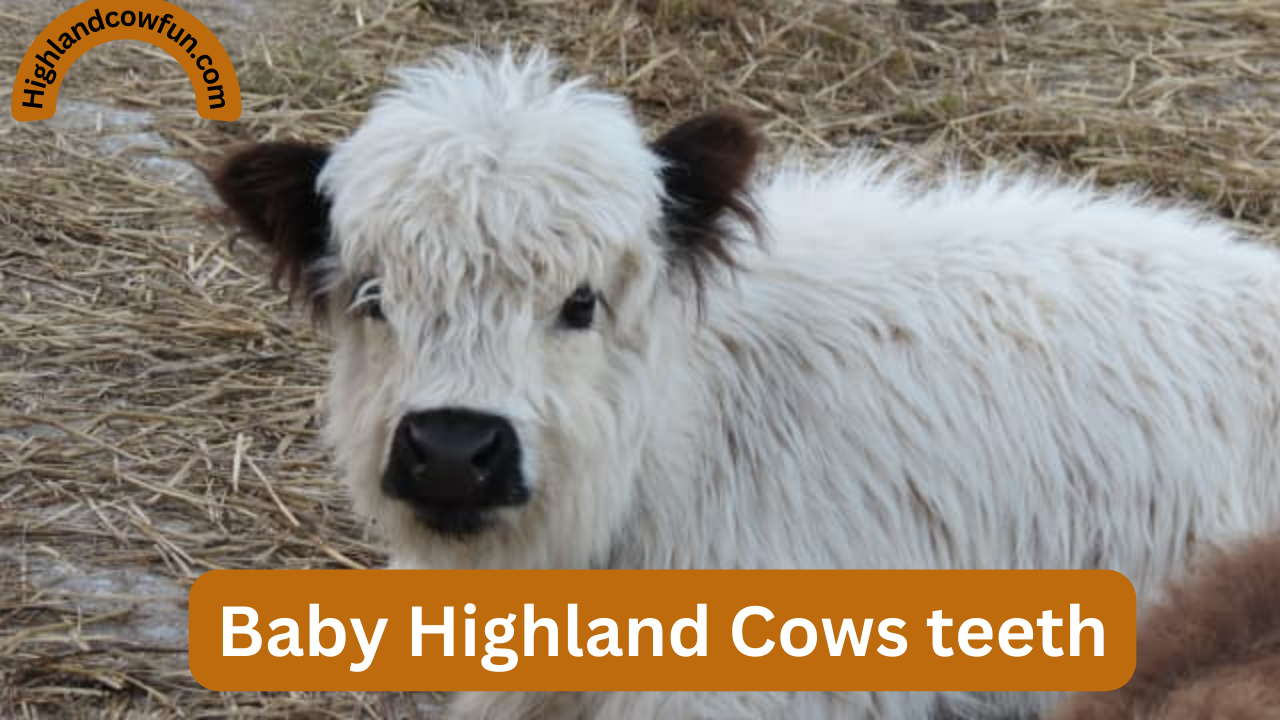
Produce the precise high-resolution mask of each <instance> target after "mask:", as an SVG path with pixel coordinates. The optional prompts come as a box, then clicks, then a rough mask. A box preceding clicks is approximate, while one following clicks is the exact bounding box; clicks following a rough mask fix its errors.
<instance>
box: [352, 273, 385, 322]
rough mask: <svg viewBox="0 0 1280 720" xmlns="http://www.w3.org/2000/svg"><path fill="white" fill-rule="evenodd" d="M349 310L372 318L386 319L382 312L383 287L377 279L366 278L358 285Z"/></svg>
mask: <svg viewBox="0 0 1280 720" xmlns="http://www.w3.org/2000/svg"><path fill="white" fill-rule="evenodd" d="M347 312H349V313H352V314H353V315H356V316H358V317H366V318H369V319H371V320H386V317H385V316H384V315H383V314H382V287H381V285H380V284H379V283H378V281H377V280H365V281H364V282H362V283H360V284H359V285H357V286H356V289H355V291H354V292H353V293H351V304H350V305H349V306H347Z"/></svg>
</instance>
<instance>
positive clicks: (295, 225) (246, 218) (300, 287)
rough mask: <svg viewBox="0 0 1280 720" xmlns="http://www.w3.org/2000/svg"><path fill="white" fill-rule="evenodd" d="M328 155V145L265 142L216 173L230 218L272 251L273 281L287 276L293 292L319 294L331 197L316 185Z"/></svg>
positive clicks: (213, 176) (217, 187)
mask: <svg viewBox="0 0 1280 720" xmlns="http://www.w3.org/2000/svg"><path fill="white" fill-rule="evenodd" d="M328 158H329V151H328V149H326V148H323V147H320V146H316V145H307V144H303V143H262V144H257V145H252V146H249V147H247V148H244V149H241V150H238V151H236V152H233V153H232V154H230V155H229V156H227V158H226V159H224V160H223V161H222V164H221V165H220V166H219V167H218V168H217V169H215V170H214V171H213V172H211V173H210V180H211V182H212V184H213V187H214V190H215V191H216V192H217V193H218V197H219V198H221V199H222V202H223V203H224V204H225V205H226V207H227V210H228V211H229V212H230V218H229V219H230V220H231V221H232V222H233V223H234V224H235V225H237V226H239V227H241V228H243V229H244V230H245V231H246V232H247V233H248V234H249V235H250V236H251V237H252V238H253V239H254V240H255V241H257V242H258V244H259V245H261V246H263V247H265V248H266V249H267V250H268V251H270V253H271V254H272V255H273V257H274V258H275V267H274V269H273V271H272V274H271V277H272V280H273V281H274V282H276V283H279V282H280V280H281V279H284V280H286V281H287V282H288V285H289V293H290V295H291V296H294V295H296V294H300V293H304V294H305V295H306V296H307V297H309V298H311V299H313V300H316V299H317V298H316V297H315V294H316V291H317V289H318V283H319V280H320V278H319V275H318V272H319V266H318V264H319V261H320V260H321V259H322V258H323V257H324V256H325V254H326V253H327V252H328V245H329V202H328V200H327V199H325V198H324V197H323V196H322V195H321V194H320V193H319V191H317V190H316V178H317V176H319V174H320V169H321V168H322V167H324V163H325V161H326V160H328Z"/></svg>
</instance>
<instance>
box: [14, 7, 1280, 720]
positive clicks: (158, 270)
mask: <svg viewBox="0 0 1280 720" xmlns="http://www.w3.org/2000/svg"><path fill="white" fill-rule="evenodd" d="M73 4H74V3H73V2H68V1H67V0H59V1H58V2H50V1H49V0H9V2H6V3H5V4H4V6H3V7H2V8H0V21H3V23H4V25H5V27H6V30H7V31H6V32H5V33H3V37H2V38H0V59H3V62H4V64H5V66H6V67H11V68H14V67H16V65H17V63H18V60H19V58H20V56H21V54H22V53H23V51H24V50H25V49H26V44H27V43H29V42H30V39H31V38H34V37H35V35H36V34H37V32H38V31H39V30H40V29H41V28H43V27H44V25H45V24H46V23H48V22H49V21H51V20H52V19H53V18H54V17H56V16H57V14H59V13H60V12H62V11H63V10H65V9H67V8H69V7H71V6H72V5H73ZM181 4H182V5H183V7H185V8H187V9H188V10H190V11H191V12H193V13H194V14H195V15H196V16H197V17H200V18H202V19H203V20H204V21H205V22H206V23H207V24H209V25H210V26H212V28H213V29H214V30H215V32H216V33H217V34H218V36H219V37H220V38H221V39H222V41H223V42H224V44H226V45H227V46H228V49H229V50H230V51H231V53H232V57H233V59H234V60H235V63H236V69H237V70H238V73H239V76H240V79H241V83H242V85H243V89H244V91H245V112H244V116H243V117H242V119H241V120H239V121H238V122H236V123H233V124H220V123H212V122H206V121H203V120H201V119H200V118H198V117H197V116H196V114H195V112H194V103H193V95H192V89H191V86H190V85H189V83H188V82H187V79H186V76H185V75H184V74H183V73H182V71H181V69H180V68H179V67H178V66H177V64H176V63H175V62H174V61H173V60H172V59H170V58H169V57H168V56H167V55H166V54H165V53H164V52H163V51H161V50H158V49H156V48H154V47H151V46H148V45H144V44H140V43H131V42H118V43H113V44H111V45H108V46H104V47H100V48H97V49H95V50H93V51H91V52H90V53H89V54H88V55H86V56H85V57H84V58H83V59H82V60H80V61H79V62H78V63H77V64H76V66H75V67H74V69H72V70H71V71H70V72H69V73H67V74H66V76H65V81H64V82H65V83H66V86H65V87H64V88H63V90H62V93H61V97H60V105H59V113H58V115H57V116H56V117H55V118H54V119H53V120H52V121H48V122H44V123H34V124H30V125H19V124H17V123H14V122H11V121H8V120H7V118H6V121H5V123H4V124H3V125H0V160H2V161H3V162H0V715H3V716H5V717H77V716H95V717H96V716H105V717H126V716H128V717H135V716H154V717H170V716H222V715H246V716H255V717H260V716H281V717H283V716H290V717H292V716H339V717H351V716H362V717H384V716H402V715H404V714H406V713H408V712H410V711H414V710H419V709H421V710H429V708H430V707H431V706H432V705H433V703H434V698H433V697H432V696H430V695H423V696H418V697H408V696H399V695H358V694H346V693H334V694H323V695H303V694H269V695H266V694H254V693H213V692H208V691H205V690H203V689H201V688H200V687H199V686H198V685H197V684H196V683H195V682H194V681H193V680H192V679H191V676H190V674H189V672H188V670H187V660H186V656H185V654H184V648H185V638H186V627H185V609H184V604H183V603H184V596H185V592H186V589H187V588H188V587H189V586H190V584H191V582H192V581H193V580H194V579H195V578H196V577H198V576H199V574H200V573H201V572H203V571H205V570H208V569H211V568H282V567H285V568H324V567H363V566H371V565H377V564H378V563H379V562H380V559H381V558H380V556H379V553H378V550H377V544H376V541H375V540H374V539H372V538H371V537H370V536H369V535H368V533H367V532H366V531H365V529H364V528H363V527H362V526H361V524H360V523H359V522H358V521H357V520H355V519H354V518H353V517H352V516H351V515H350V514H349V511H348V505H347V502H346V499H345V498H344V496H343V494H342V492H341V490H340V489H339V487H338V486H337V484H336V483H335V482H334V480H333V478H332V475H331V473H330V471H329V469H328V466H327V464H326V460H325V457H324V456H323V454H322V453H321V452H320V451H319V450H318V448H317V445H316V433H315V430H316V424H317V416H318V413H319V412H320V411H321V408H320V407H319V406H318V404H317V402H318V400H317V398H318V394H319V392H318V391H319V389H320V387H321V385H322V383H323V373H324V338H323V337H321V336H319V335H318V334H316V332H315V331H313V330H312V328H311V327H310V326H309V325H308V324H307V323H306V322H305V321H303V320H302V318H301V317H300V314H299V313H298V312H297V311H295V310H293V309H291V308H289V307H288V306H287V305H286V303H285V302H284V299H283V298H282V297H281V296H280V295H279V294H278V293H276V292H274V291H272V289H271V288H270V287H269V285H268V283H267V282H266V281H265V275H264V273H263V272H261V270H262V264H261V262H260V258H258V257H256V256H255V255H254V254H253V253H252V251H251V250H250V249H249V248H247V247H242V246H239V247H237V248H236V249H235V250H234V251H233V250H229V249H228V247H227V242H226V240H227V237H226V233H225V231H223V230H221V229H218V228H216V227H215V226H213V225H211V224H210V223H208V222H206V220H205V219H204V215H203V211H204V209H205V208H206V207H207V206H208V203H209V197H208V194H207V192H206V191H205V189H204V188H203V186H202V185H201V182H200V180H199V177H198V175H196V174H194V173H193V171H192V163H194V164H196V165H204V164H207V163H209V162H210V161H211V160H212V159H213V158H215V157H216V156H217V154H218V153H219V152H220V151H221V150H223V149H224V148H225V147H227V146H228V145H230V144H233V143H236V142H241V141H245V140H249V139H282V138H302V139H311V140H325V139H331V138H335V137H338V136H340V135H341V134H342V133H343V132H345V131H346V130H347V129H349V128H351V127H352V126H353V125H355V124H356V123H357V122H358V121H359V119H360V117H361V112H362V110H363V109H364V108H365V107H366V106H367V102H368V100H369V98H370V96H371V94H372V93H374V92H375V91H376V90H377V89H379V88H380V87H382V86H383V83H384V82H385V74H384V73H385V70H386V68H387V67H388V66H390V65H396V64H401V63H405V62H411V61H413V60H414V59H416V58H418V57H420V56H421V55H422V54H423V53H425V52H426V51H428V50H430V49H431V48H434V47H438V46H441V45H451V44H456V43H462V42H470V41H473V40H478V41H481V42H484V43H486V44H493V43H495V42H498V41H502V40H511V41H514V42H516V43H517V44H519V43H522V42H528V41H532V40H538V41H541V42H545V43H547V44H549V45H551V46H552V47H554V48H555V49H556V50H558V51H559V52H560V53H561V54H562V55H564V56H565V57H566V58H567V60H568V61H569V63H570V65H571V66H572V68H573V69H574V70H577V71H582V72H590V73H592V74H594V75H595V76H596V77H597V78H598V79H599V81H600V82H602V83H603V84H605V85H607V86H609V87H611V88H613V89H616V90H619V91H622V92H625V93H626V94H628V95H630V96H631V97H632V98H633V99H634V100H635V101H636V103H637V107H638V108H639V110H640V112H641V114H642V115H643V117H644V118H645V119H646V120H648V121H650V122H652V123H654V125H655V127H656V126H660V125H663V124H665V123H667V122H670V121H673V120H675V119H678V118H680V117H683V116H685V115H687V114H689V113H691V112H694V111H697V110H700V109H703V108H707V107H712V106H716V105H720V104H723V103H733V104H736V105H738V106H740V107H743V108H745V109H746V110H747V111H749V112H750V113H752V114H753V115H754V116H755V117H756V118H757V119H758V120H759V121H760V122H761V123H763V125H764V127H765V129H766V131H767V133H768V134H769V136H770V138H771V139H772V141H773V147H774V149H775V151H777V150H778V149H780V148H783V147H796V148H799V149H801V150H802V151H804V152H809V153H814V154H823V153H827V152H830V151H831V150H832V149H833V148H836V147H839V146H842V145H845V144H847V143H851V142H858V143H867V144H871V145H875V146H880V147H894V148H897V149H900V150H902V151H905V152H908V153H910V154H912V155H915V156H917V157H919V158H921V159H922V160H923V161H925V162H935V161H937V160H939V159H942V158H944V157H945V156H948V155H951V156H953V157H955V158H958V159H959V160H961V161H962V162H964V163H966V164H968V165H970V166H972V167H981V166H983V165H985V164H987V163H990V162H995V161H1000V162H1007V163H1017V164H1030V165H1039V166H1045V167H1048V168H1052V169H1060V170H1062V171H1065V172H1069V173H1072V174H1092V175H1095V176H1096V177H1097V178H1098V180H1099V181H1100V182H1103V183H1106V184H1117V183H1139V184H1142V185H1146V186H1149V187H1150V188H1151V189H1152V190H1154V191H1155V192H1157V193H1159V194H1162V195H1167V196H1170V197H1179V198H1184V199H1187V200H1190V201H1194V202H1198V203H1202V204H1205V205H1207V206H1209V207H1211V208H1213V209H1214V210H1216V211H1217V212H1219V213H1220V214H1222V215H1223V216H1225V217H1227V218H1230V219H1231V220H1233V221H1235V222H1237V223H1239V225H1240V226H1241V227H1242V228H1243V229H1244V230H1246V231H1247V232H1249V233H1252V234H1254V235H1256V236H1257V237H1259V238H1260V239H1262V240H1263V241H1268V242H1274V241H1276V240H1277V239H1280V42H1277V40H1276V39H1277V38H1280V2H1278V1H1277V0H1252V1H1251V0H1195V1H1194V2H1191V1H1188V2H1177V3H1168V2H1150V1H1147V0H1127V1H1126V2H1123V3H1120V2H1111V1H1110V0H1080V1H1079V2H1075V3H1072V2H1066V1H1065V0H1027V1H1025V2H1019V1H1016V0H1005V1H1004V2H999V1H996V0H982V1H976V2H975V1H970V2H927V1H925V0H898V1H896V2H894V1H882V2H836V1H834V0H832V1H824V0H809V1H808V2H803V1H801V0H742V1H740V2H731V1H730V0H639V1H636V0H626V1H622V0H619V1H617V2H614V1H612V0H599V1H594V2H593V1H590V0H489V1H486V2H465V1H464V0H452V1H445V0H420V1H416V2H415V1H410V0H337V1H334V2H330V1H328V0H303V1H301V2H290V3H278V2H269V1H268V0H235V1H234V2H219V1H217V0H192V1H191V2H183V3H181ZM4 84H5V85H7V84H8V83H7V81H6V82H5V83H4ZM6 89H7V88H6Z"/></svg>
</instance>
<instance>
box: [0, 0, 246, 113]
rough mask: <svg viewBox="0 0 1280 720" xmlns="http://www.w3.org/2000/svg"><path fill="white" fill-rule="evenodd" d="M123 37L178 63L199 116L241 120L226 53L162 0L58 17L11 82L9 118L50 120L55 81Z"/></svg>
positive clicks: (113, 3)
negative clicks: (85, 56)
mask: <svg viewBox="0 0 1280 720" xmlns="http://www.w3.org/2000/svg"><path fill="white" fill-rule="evenodd" d="M125 39H128V40H141V41H142V42H146V43H151V44H152V45H155V46H156V47H158V48H161V49H163V50H164V51H166V52H168V53H169V54H170V55H172V56H173V59H174V60H177V61H178V64H180V65H182V69H183V70H186V71H187V77H189V78H190V79H191V86H192V88H193V89H194V90H195V94H196V112H198V113H199V114H200V117H202V118H205V119H207V120H226V121H231V120H236V119H238V118H239V117H240V81H239V80H238V79H236V71H235V69H234V68H232V67H231V58H230V57H228V56H227V51H226V50H225V49H224V48H223V47H222V43H220V42H218V39H217V38H216V37H214V36H213V33H212V32H210V31H209V28H207V27H205V25H204V23H202V22H200V21H199V20H197V19H196V18H195V17H194V16H193V15H191V13H189V12H187V11H185V10H183V9H182V8H180V7H177V6H176V5H171V4H169V3H167V2H164V1H163V0H89V1H88V2H85V3H81V4H79V5H77V6H75V7H74V8H72V9H70V10H68V11H67V12H65V13H63V14H61V15H59V16H58V19H57V20H54V21H53V22H51V23H49V25H48V26H47V27H45V29H44V30H43V31H41V33H40V35H39V37H37V38H36V39H35V42H33V43H31V47H29V48H27V54H26V55H24V56H23V58H22V65H21V66H20V67H19V68H18V77H17V78H16V79H15V80H14V81H13V98H12V101H11V105H12V112H13V118H14V119H15V120H17V121H18V122H27V121H30V120H46V119H48V118H51V117H53V113H54V111H55V109H56V107H57V103H58V88H59V81H60V80H61V79H62V78H63V77H65V76H66V73H67V70H69V69H70V68H71V65H72V64H74V63H75V61H76V60H77V59H79V57H80V56H81V55H83V54H84V53H85V51H87V50H90V49H92V48H95V47H97V46H99V45H101V44H102V43H105V42H111V41H112V40H125Z"/></svg>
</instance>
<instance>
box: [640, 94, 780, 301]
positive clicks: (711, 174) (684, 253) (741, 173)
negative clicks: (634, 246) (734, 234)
mask: <svg viewBox="0 0 1280 720" xmlns="http://www.w3.org/2000/svg"><path fill="white" fill-rule="evenodd" d="M763 145H764V142H763V139H762V138H761V136H760V134H759V133H758V132H757V130H756V128H755V126H754V125H753V124H752V123H751V121H750V120H748V119H747V118H746V117H745V116H744V115H742V114H740V113H738V112H735V111H731V110H721V111H716V112H710V113H706V114H704V115H699V116H697V117H695V118H693V119H691V120H687V121H685V122H683V123H681V124H680V125H677V126H676V127H674V128H672V129H671V130H669V131H667V133H666V134H665V135H663V136H662V137H660V138H658V139H657V140H656V141H654V143H653V149H654V151H655V152H657V154H658V155H659V156H660V157H661V158H662V159H663V160H664V161H665V167H664V169H663V173H662V181H663V185H664V186H665V188H666V201H665V204H664V206H663V221H664V223H665V225H666V236H667V241H668V243H669V244H670V251H671V253H672V260H673V262H674V263H676V264H678V265H681V266H683V267H684V268H685V269H688V270H690V271H691V272H692V273H693V276H694V278H695V280H697V282H698V284H699V285H701V283H702V277H703V275H704V274H705V273H706V271H707V270H709V269H711V266H712V265H714V264H715V263H716V262H719V263H721V264H723V265H728V266H733V264H734V262H733V257H732V255H731V253H730V247H729V243H730V242H731V240H730V237H731V236H730V234H729V233H728V232H727V231H726V229H725V227H724V224H723V221H724V220H725V218H726V217H728V216H736V217H737V218H738V219H739V220H742V221H744V222H745V223H746V224H747V225H748V226H749V227H750V229H751V230H752V231H758V229H759V228H758V223H757V218H756V214H755V211H754V208H753V207H752V205H751V202H750V199H749V198H748V196H747V194H746V189H747V183H748V181H749V179H750V176H751V172H752V170H753V169H754V168H755V161H756V157H757V156H758V155H759V154H760V150H761V148H762V147H763Z"/></svg>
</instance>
